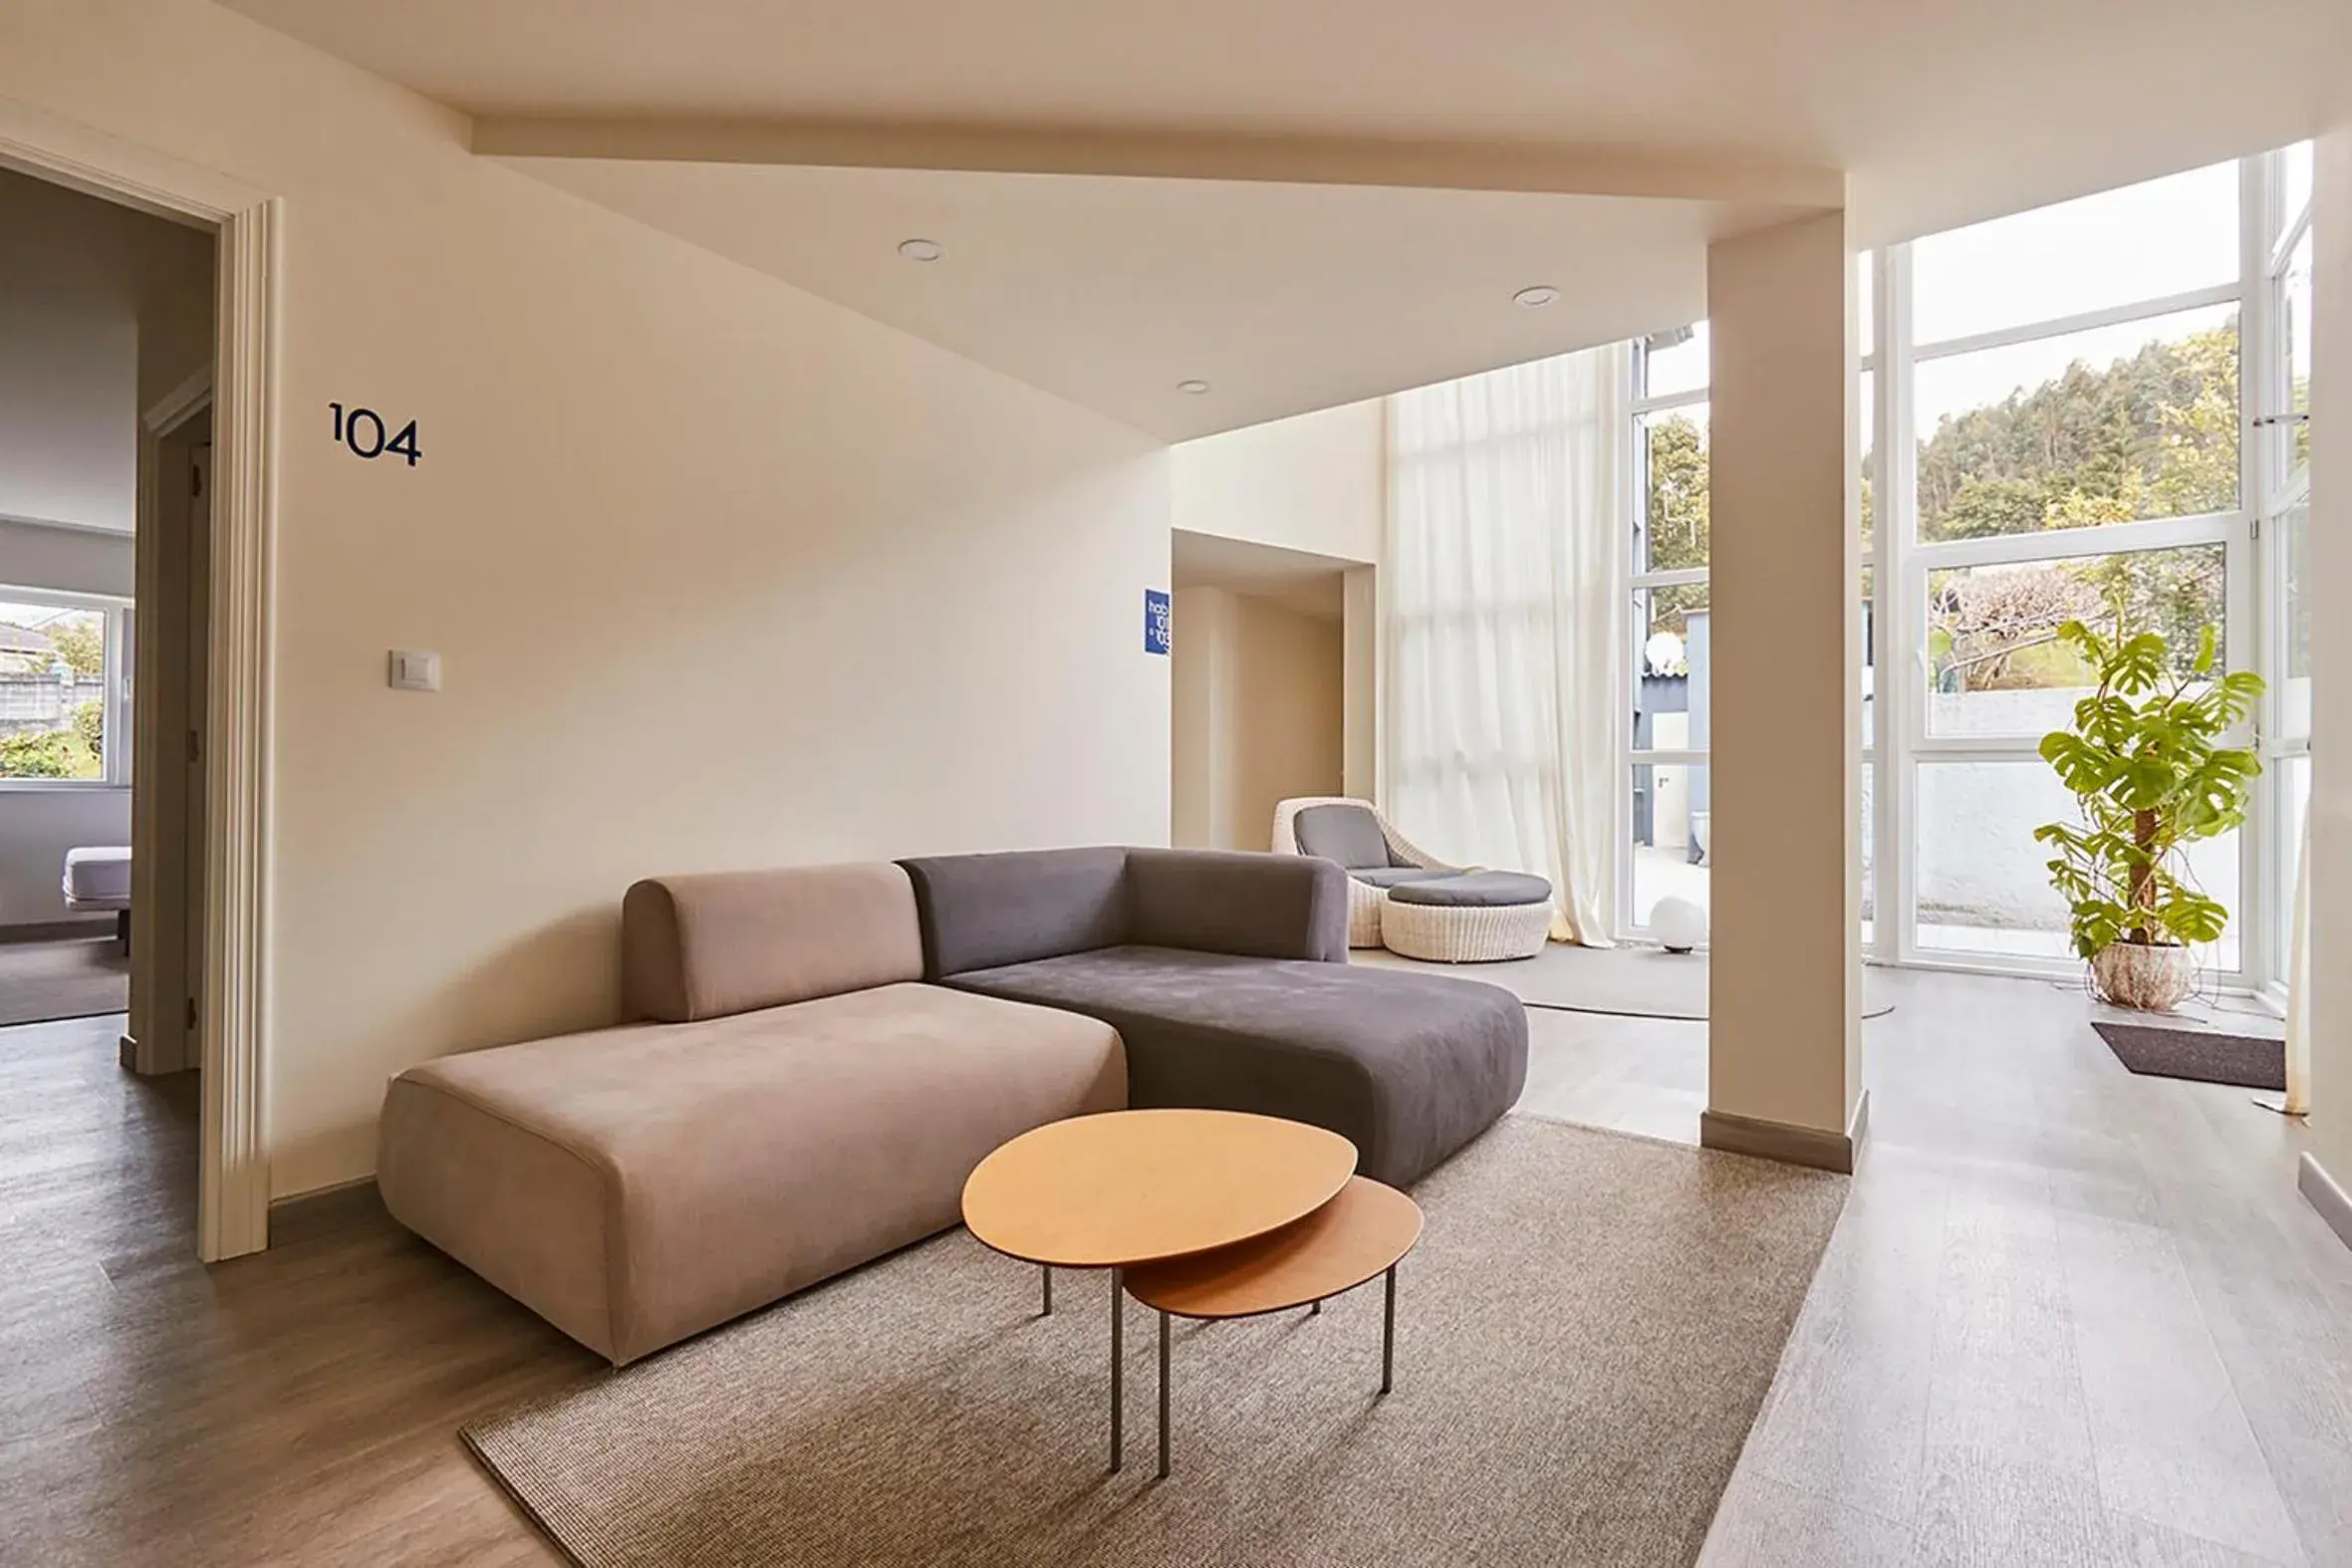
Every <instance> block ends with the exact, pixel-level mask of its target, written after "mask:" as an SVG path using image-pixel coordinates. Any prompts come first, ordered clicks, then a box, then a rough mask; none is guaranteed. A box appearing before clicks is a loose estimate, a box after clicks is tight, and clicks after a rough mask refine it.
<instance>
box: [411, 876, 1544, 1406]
mask: <svg viewBox="0 0 2352 1568" xmlns="http://www.w3.org/2000/svg"><path fill="white" fill-rule="evenodd" d="M1346 958H1347V885H1346V878H1345V876H1344V874H1343V873H1342V872H1341V871H1340V869H1339V868H1338V867H1337V866H1334V865H1331V864H1329V863H1328V862H1323V861H1317V860H1309V859H1303V858H1297V857H1277V856H1271V855H1241V854H1222V853H1213V852H1185V851H1173V850H1144V849H1118V848H1106V849H1081V850H1056V851H1043V852H1036V853H1016V854H1006V855H975V856H949V857H941V858H932V859H922V860H910V861H905V862H901V863H897V864H889V863H881V864H872V865H855V866H831V867H812V868H801V869H795V870H786V871H772V872H746V873H732V874H719V875H705V876H694V877H667V878H659V879H655V880H653V881H649V882H642V883H639V884H638V885H637V886H636V887H634V888H632V889H630V890H629V894H628V896H627V898H626V899H625V900H624V901H623V905H622V969H623V981H622V990H623V997H624V1003H625V1006H626V1008H627V1011H628V1014H629V1016H630V1017H631V1018H632V1019H634V1020H637V1021H635V1022H632V1023H629V1024H625V1025H623V1026H621V1027H618V1028H612V1029H601V1030H595V1031H591V1032H589V1033H585V1034H576V1035H567V1036H563V1037H560V1038H556V1039H549V1040H537V1041H531V1042H528V1043H524V1044H520V1045H509V1046H502V1047H498V1048H495V1049H491V1050H483V1051H473V1052H468V1053H465V1054H462V1055H458V1056H451V1057H445V1058H442V1059H440V1060H437V1061H433V1062H429V1063H425V1064H423V1065H421V1066H418V1067H414V1068H411V1069H409V1070H408V1071H407V1072H405V1073H402V1074H401V1075H400V1076H399V1077H398V1078H397V1079H395V1080H394V1081H393V1082H392V1086H391V1089H390V1091H389V1093H388V1095H387V1098H386V1102H385V1107H384V1116H383V1122H382V1127H381V1134H380V1148H379V1158H378V1176H377V1180H378V1185H379V1188H380V1190H381V1191H382V1193H383V1196H384V1201H385V1204H386V1206H387V1208H389V1209H390V1210H391V1212H392V1215H393V1217H395V1218H396V1219H398V1220H399V1221H400V1222H401V1223H402V1224H404V1225H406V1226H408V1227H409V1228H410V1229H411V1230H414V1231H415V1232H416V1233H417V1234H419V1235H421V1236H423V1237H424V1238H425V1239H426V1240H428V1241H430V1242H432V1243H433V1244H434V1245H435V1246H438V1247H440V1248H441V1249H442V1250H443V1251H445V1252H447V1253H448V1254H450V1255H451V1256H452V1257H454V1258H456V1259H457V1260H458V1261H460V1262H462V1263H464V1264H465V1265H466V1266H467V1267H469V1268H471V1269H473V1270H474V1271H475V1272H476V1273H478V1274H480V1275H481V1276H482V1277H483V1278H485V1279H487V1280H489V1281H490V1282H491V1283H492V1284H494V1285H496V1286H498V1287H499V1288H500V1289H501V1290H503V1291H505V1292H506V1293H507V1294H509V1295H511V1296H513V1297H514V1298H515V1299H517V1300H519V1301H521V1302H522V1303H524V1304H525V1305H526V1306H528V1307H530V1308H531V1309H532V1310H533V1311H535V1312H537V1313H539V1314H540V1315H541V1316H542V1317H544V1318H546V1319H547V1320H548V1321H549V1322H550V1323H553V1324H554V1325H555V1326H556V1327H557V1328H559V1329H561V1330H563V1331H564V1332H565V1333H566V1334H569V1335H570V1336H572V1337H573V1338H574V1339H576V1340H578V1341H580V1343H582V1344H584V1345H586V1346H588V1347H589V1348H591V1349H593V1350H595V1351H597V1352H598V1353H600V1354H602V1355H604V1356H606V1357H607V1358H609V1359H610V1360H612V1361H613V1362H614V1363H615V1364H616V1365H619V1364H623V1363H627V1362H630V1361H633V1360H636V1359H637V1358H639V1357H642V1356H645V1355H648V1354H650V1353H652V1352H653V1351H656V1350H659V1349H661V1348H662V1347H664V1346H667V1345H670V1344H673V1343H675V1342H676V1341H678V1340H680V1339H683V1338H685V1337H686V1336H688V1335H691V1334H694V1333H698V1332H700V1331H701V1330H703V1329H707V1328H710V1327H712V1326H714V1325H716V1324H719V1323H723V1322H725V1321H727V1320H728V1319H730V1318H732V1317H735V1316H737V1315H739V1314H741V1313H744V1312H748V1311H751V1310H753V1309H755V1308H757V1307H761V1306H764V1305H766V1304H768V1303H769V1302H772V1301H775V1300H777V1299H779V1298H780V1297H783V1296H785V1295H788V1294H790V1293H791V1292H793V1291H795V1290H799V1289H801V1288H803V1287H804V1286H807V1285H810V1284H813V1283H815V1282H817V1281H818V1280H821V1279H824V1278H827V1277H828V1276H830V1275H832V1274H836V1273H839V1272H840V1271H841V1270H843V1269H846V1268H851V1267H854V1266H856V1265H857V1264H859V1263H863V1262H865V1261H867V1260H869V1259H871V1258H874V1257H877V1256H879V1255H881V1254H883V1253H885V1252H888V1251H891V1250H893V1249H895V1248H898V1247H902V1246H905V1245H908V1244H909V1243H911V1242H914V1241H917V1240H920V1239H921V1238H923V1237H925V1236H928V1235H931V1234H933V1233H934V1232H936V1231H939V1230H942V1229H945V1228H947V1227H949V1226H951V1225H953V1224H955V1223H956V1221H957V1218H958V1201H959V1197H960V1193H961V1190H962V1185H963V1181H964V1178H965V1177H966V1176H968V1175H969V1174H970V1172H971V1170H972V1168H973V1167H974V1166H975V1165H977V1164H978V1163H979V1161H980V1160H981V1159H982V1158H983V1157H984V1156H986V1155H987V1154H988V1152H989V1151H990V1150H992V1149H994V1148H995V1147H996V1146H997V1145H999V1144H1001V1143H1003V1142H1005V1141H1006V1140H1007V1139H1010V1138H1013V1137H1015V1136H1017V1135H1018V1134H1020V1133H1023V1132H1026V1131H1027V1130H1029V1129H1030V1128H1033V1127H1038V1126H1041V1125H1043V1124H1044V1123H1047V1122H1050V1121H1054V1120H1057V1119H1059V1118H1062V1117H1069V1116H1081V1115H1085V1114H1087V1113H1090V1112H1096V1111H1105V1110H1112V1109H1117V1108H1120V1107H1125V1106H1131V1105H1132V1106H1202V1107H1212V1108H1221V1109H1229V1110H1243V1111H1256V1112H1262V1113H1265V1114H1268V1115H1274V1116H1284V1117H1291V1118H1294V1119H1297V1120H1301V1121H1307V1122H1312V1123H1315V1124H1317V1125H1319V1126H1323V1127H1328V1128H1331V1129H1332V1130H1333V1131H1335V1132H1339V1133H1341V1134H1343V1135H1345V1136H1346V1137H1348V1138H1349V1139H1351V1140H1353V1141H1354V1142H1355V1144H1356V1146H1357V1149H1358V1150H1359V1152H1360V1162H1359V1169H1360V1170H1361V1171H1362V1172H1364V1174H1366V1175H1368V1176H1376V1177H1378V1178H1380V1179H1382V1180H1385V1181H1390V1182H1394V1183H1398V1184H1408V1183H1410V1182H1412V1181H1414V1180H1415V1179H1417V1178H1418V1177H1420V1176H1423V1175H1424V1174H1426V1173H1427V1172H1428V1171H1430V1170H1431V1169H1432V1168H1434V1167H1435V1166H1437V1164H1438V1163H1439V1162H1441V1161H1443V1160H1444V1159H1445V1158H1446V1157H1447V1156H1449V1155H1451V1154H1452V1153H1453V1152H1454V1151H1455V1150H1457V1149H1459V1148H1460V1147H1461V1146H1462V1145H1464V1144H1466V1143H1467V1142H1469V1141H1470V1140H1471V1139H1472V1138H1474V1137H1476V1136H1477V1134H1478V1133H1479V1132H1481V1131H1482V1130H1483V1129H1485V1128H1486V1127H1487V1126H1489V1125H1490V1124H1491V1123H1492V1122H1493V1121H1494V1120H1495V1119H1496V1118H1497V1117H1499V1116H1501V1115H1502V1113H1503V1112H1504V1111H1505V1110H1506V1109H1508V1108H1509V1106H1510V1105H1511V1103H1512V1102H1513V1101H1514V1100H1516V1099H1517V1098H1518V1094H1519V1090H1520V1088H1521V1087H1522V1085H1523V1083H1524V1081H1525V1077H1526V1065H1527V1025H1526V1015H1525V1012H1524V1011H1523V1009H1522V1008H1521V1007H1520V1005H1519V1003H1518V1001H1517V999H1516V998H1514V997H1513V996H1512V995H1511V994H1510V993H1508V992H1506V991H1502V990H1499V989H1497V988H1495V987H1492V986H1487V985H1481V984H1477V983H1475V982H1471V981H1466V980H1456V979H1451V978H1447V977H1442V976H1430V975H1419V974H1408V973H1399V972H1394V971H1387V970H1377V969H1363V968H1355V969H1351V968H1349V967H1347V966H1346Z"/></svg>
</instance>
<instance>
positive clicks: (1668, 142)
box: [228, 0, 2352, 242]
mask: <svg viewBox="0 0 2352 1568" xmlns="http://www.w3.org/2000/svg"><path fill="white" fill-rule="evenodd" d="M228 3H229V5H230V6H231V8H232V9H235V10H239V11H242V12H245V13H246V14H248V15H250V16H253V17H256V18H258V19H260V20H261V21H263V22H266V23H268V24H270V25H271V26H273V27H277V28H280V29H282V30H283V31H285V32H288V33H291V34H293V35H295V36H296V37H298V38H302V39H305V40H307V41H309V42H311V43H313V44H316V45H318V46H319V47H321V48H323V49H326V50H327V51H329V52H330V53H333V54H336V55H340V56H343V57H344V58H346V59H349V60H352V61H356V62H358V63H359V64H361V65H363V66H366V67H368V68H369V69H371V70H373V71H376V72H378V73H379V74H381V75H384V76H388V77H391V78H392V79H393V80H394V81H397V82H401V83H404V84H406V85H407V86H409V87H411V88H414V89H416V90H417V91H419V92H421V93H424V94H425V95H427V96H429V97H432V98H436V99H440V100H442V101H444V102H446V103H449V104H451V105H454V106H456V107H458V108H460V109H463V110H466V111H467V112H469V113H474V114H491V113H495V114H518V113H519V114H561V115H574V116H577V115H593V116H647V115H671V116H676V115H691V116H727V117H737V118H742V117H751V118H786V119H792V118H799V119H807V118H820V119H839V120H848V121H857V122H866V123H905V122H924V123H940V122H966V123H972V124H981V125H1020V126H1030V127H1051V128H1060V129H1062V130H1064V131H1080V132H1099V131H1108V130H1113V129H1119V128H1127V129H1139V128H1149V129H1154V130H1158V131H1171V132H1180V133H1212V132H1250V133H1255V134H1261V135H1270V136H1282V135H1317V136H1328V137H1355V138H1373V139H1395V138H1407V139H1427V140H1463V141H1475V142H1514V143H1573V144H1581V145H1591V146H1607V147H1613V148H1632V147H1652V148H1673V149H1680V150H1683V151H1696V152H1709V153H1720V152H1724V151H1727V150H1734V149H1735V150H1738V151H1739V152H1741V153H1743V154H1745V155H1748V156H1751V157H1754V158H1757V159H1766V160H1781V161H1787V162H1792V163H1797V164H1806V165H1814V166H1826V167H1831V168H1839V169H1847V170H1851V171H1852V172H1853V174H1854V177H1855V184H1856V189H1855V205H1856V207H1857V209H1858V210H1859V211H1860V212H1861V213H1862V214H1863V219H1864V226H1865V229H1866V233H1865V239H1866V240H1867V241H1874V242H1875V241H1876V240H1880V239H1886V238H1903V237H1909V235H1911V234H1916V233H1920V232H1926V231H1928V230H1930V229H1933V228H1940V227H1948V226H1950V225H1951V224H1952V223H1956V222H1961V221H1967V220H1969V219H1972V218H1976V217H1984V216H1990V215H1993V214H1994V213H1997V212H2002V211H2013V210H2016V209H2018V208H2021V207H2026V206H2032V205H2035V204H2037V203H2039V202H2042V201H2047V200H2051V199H2055V198H2056V197H2059V196H2064V195H2070V194H2080V193H2083V192H2086V191H2089V190H2093V189H2099V188H2103V187H2105V186H2108V185H2115V184H2122V183H2126V182H2128V181H2129V180H2131V179H2134V178H2144V177H2147V176H2150V175H2154V174H2159V173H2166V172H2170V171H2172V170H2174V169H2180V168H2187V167H2191V166H2194V165H2197V164H2200V163H2206V162H2212V161H2214V160H2216V159H2218V158H2221V157H2224V156H2229V155H2232V154H2235V153H2239V152H2244V151H2251V150H2256V149H2259V148H2260V147H2263V146H2268V145H2275V144H2278V143H2280V142H2284V141H2288V140H2293V139H2296V138H2299V137H2301V136H2304V135H2308V134H2311V133H2313V132H2314V131H2318V130H2319V129H2321V128H2322V127H2323V126H2325V125H2327V124H2330V123H2331V122H2332V121H2337V120H2341V119H2344V118H2347V117H2352V71H2347V70H2346V69H2345V66H2346V63H2347V62H2348V61H2352V6H2348V5H2346V4H2344V3H2343V0H2238V3H2236V4H2233V5H2228V6H2217V5H2215V4H2213V0H2130V3H2129V4H2122V3H2119V0H1972V3H1967V4H1958V3H1954V0H1933V3H1926V0H1652V3H1649V4H1642V5H1627V4H1624V3H1623V0H1451V3H1449V4H1445V5H1431V4H1428V3H1427V0H1183V3H1181V4H1178V3H1173V0H1147V3H1139V4H1119V5H1072V4H1069V3H1068V0H990V3H988V4H984V5H976V4H969V3H959V0H793V3H791V4H777V3H775V0H499V3H497V4H495V5H484V4H481V3H480V0H402V3H401V5H400V6H399V8H398V9H399V25H398V26H396V27H394V26H387V25H386V24H385V9H384V7H383V6H382V5H381V4H380V3H378V0H228ZM2119 132H2122V133H2119ZM1915 224H1916V225H1917V226H1916V227H1915V226H1914V225H1915Z"/></svg>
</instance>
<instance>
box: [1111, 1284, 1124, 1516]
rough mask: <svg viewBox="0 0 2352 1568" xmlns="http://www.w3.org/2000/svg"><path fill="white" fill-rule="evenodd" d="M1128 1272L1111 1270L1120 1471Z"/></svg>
mask: <svg viewBox="0 0 2352 1568" xmlns="http://www.w3.org/2000/svg"><path fill="white" fill-rule="evenodd" d="M1126 1337H1127V1271H1126V1270H1125V1269H1119V1268H1115V1269H1113V1270H1111V1468H1112V1469H1113V1470H1114V1471H1117V1470H1118V1468H1119V1461H1120V1453H1119V1448H1120V1439H1121V1437H1123V1436H1124V1435H1125V1432H1126V1425H1127V1423H1126V1420H1125V1417H1126V1414H1127V1412H1126V1395H1127V1345H1126Z"/></svg>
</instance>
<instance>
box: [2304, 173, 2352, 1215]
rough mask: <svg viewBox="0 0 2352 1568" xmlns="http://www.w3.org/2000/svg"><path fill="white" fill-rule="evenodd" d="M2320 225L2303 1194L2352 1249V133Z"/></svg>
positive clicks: (2323, 185)
mask: <svg viewBox="0 0 2352 1568" xmlns="http://www.w3.org/2000/svg"><path fill="white" fill-rule="evenodd" d="M2314 199H2315V203H2316V204H2315V205H2314V207H2313V209H2312V215H2311V227H2312V237H2313V246H2312V249H2313V266H2312V278H2311V293H2312V309H2313V313H2314V314H2313V318H2312V320H2313V329H2314V330H2313V334H2312V337H2313V342H2312V348H2311V535H2310V538H2311V548H2310V553H2309V555H2308V557H2307V558H2306V562H2305V566H2304V572H2305V577H2304V582H2303V598H2304V603H2306V604H2308V605H2310V606H2311V607H2312V610H2311V952H2312V955H2313V962H2312V965H2311V981H2312V984H2311V1136H2312V1152H2311V1153H2310V1154H2309V1155H2306V1156H2305V1157H2304V1166H2303V1173H2302V1187H2303V1191H2304V1193H2305V1194H2306V1195H2307V1196H2309V1197H2310V1198H2311V1200H2312V1202H2313V1204H2314V1205H2315V1206H2317V1207H2318V1208H2319V1210H2320V1212H2321V1213H2323V1214H2325V1215H2326V1216H2327V1217H2328V1220H2329V1222H2330V1223H2332V1224H2333V1225H2334V1226H2335V1227H2336V1231H2337V1233H2338V1234H2339V1235H2342V1236H2343V1237H2344V1238H2345V1240H2346V1241H2347V1242H2352V1203H2347V1201H2346V1198H2345V1192H2346V1189H2347V1188H2352V972H2347V971H2346V969H2345V967H2344V965H2343V963H2342V962H2341V961H2340V958H2341V955H2342V954H2343V953H2345V952H2347V951H2352V617H2348V616H2345V615H2343V614H2342V613H2341V611H2342V608H2343V607H2344V606H2345V605H2347V604H2352V126H2346V127H2343V128H2340V129H2338V130H2337V131H2333V132H2332V133H2330V134H2328V135H2326V136H2322V137H2321V138H2320V141H2319V168H2318V180H2317V188H2316V190H2315V192H2314Z"/></svg>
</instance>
